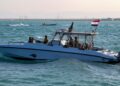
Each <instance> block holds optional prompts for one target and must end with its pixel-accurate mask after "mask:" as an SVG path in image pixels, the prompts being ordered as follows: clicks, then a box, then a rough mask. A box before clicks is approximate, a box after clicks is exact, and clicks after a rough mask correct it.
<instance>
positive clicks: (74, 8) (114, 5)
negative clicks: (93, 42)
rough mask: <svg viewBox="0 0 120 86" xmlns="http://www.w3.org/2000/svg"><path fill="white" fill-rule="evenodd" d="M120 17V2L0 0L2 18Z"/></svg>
mask: <svg viewBox="0 0 120 86" xmlns="http://www.w3.org/2000/svg"><path fill="white" fill-rule="evenodd" d="M19 17H20V18H23V17H27V18H96V17H120V0H0V18H19Z"/></svg>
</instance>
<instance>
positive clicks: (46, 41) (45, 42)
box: [43, 35, 48, 44]
mask: <svg viewBox="0 0 120 86" xmlns="http://www.w3.org/2000/svg"><path fill="white" fill-rule="evenodd" d="M43 43H44V44H47V43H48V37H47V35H45V38H44V41H43Z"/></svg>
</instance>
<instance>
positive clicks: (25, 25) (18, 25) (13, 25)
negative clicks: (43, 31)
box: [9, 23, 30, 27]
mask: <svg viewBox="0 0 120 86" xmlns="http://www.w3.org/2000/svg"><path fill="white" fill-rule="evenodd" d="M9 26H11V27H21V26H22V27H28V26H30V25H29V24H23V23H18V24H9Z"/></svg>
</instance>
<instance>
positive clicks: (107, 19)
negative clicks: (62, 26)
mask: <svg viewBox="0 0 120 86" xmlns="http://www.w3.org/2000/svg"><path fill="white" fill-rule="evenodd" d="M93 19H100V20H103V21H120V18H91V19H79V18H78V19H40V18H38V19H37V18H30V19H19V18H4V19H3V18H1V19H0V20H53V21H54V20H59V21H64V20H65V21H91V20H93Z"/></svg>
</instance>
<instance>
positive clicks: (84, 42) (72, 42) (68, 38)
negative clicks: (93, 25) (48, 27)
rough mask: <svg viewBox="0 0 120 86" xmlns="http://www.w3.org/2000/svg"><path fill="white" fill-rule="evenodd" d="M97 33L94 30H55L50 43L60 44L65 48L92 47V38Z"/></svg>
mask: <svg viewBox="0 0 120 86" xmlns="http://www.w3.org/2000/svg"><path fill="white" fill-rule="evenodd" d="M97 34H98V33H96V32H68V31H63V30H62V31H56V33H55V35H54V37H53V39H52V41H51V43H52V45H62V46H64V47H66V48H68V47H75V48H80V49H92V48H93V47H94V40H93V39H94V37H95V35H97Z"/></svg>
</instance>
